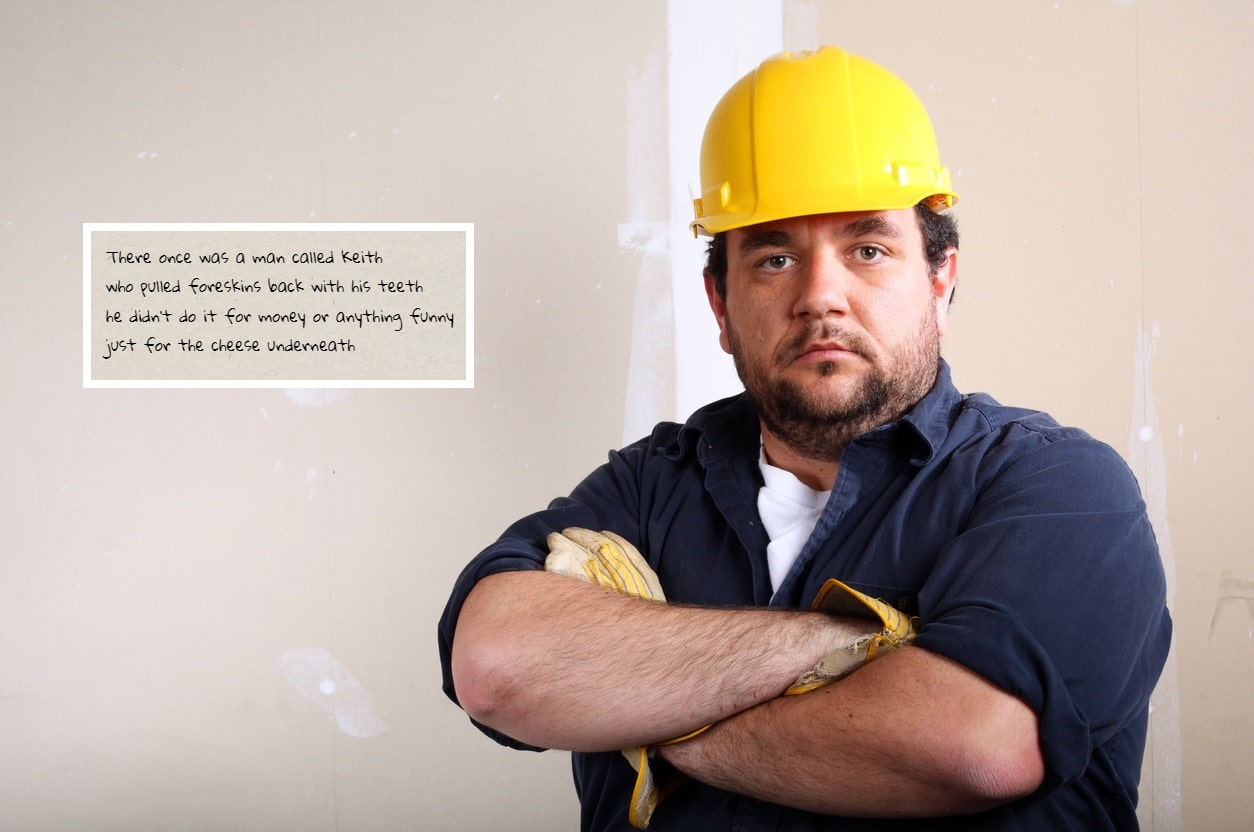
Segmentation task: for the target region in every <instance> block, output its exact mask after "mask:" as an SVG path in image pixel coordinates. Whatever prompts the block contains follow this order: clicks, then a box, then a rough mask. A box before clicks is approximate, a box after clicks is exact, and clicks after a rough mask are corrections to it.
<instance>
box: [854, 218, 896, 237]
mask: <svg viewBox="0 0 1254 832" xmlns="http://www.w3.org/2000/svg"><path fill="white" fill-rule="evenodd" d="M840 233H841V235H842V236H845V237H866V236H879V237H894V238H897V237H902V236H904V233H903V232H902V230H901V227H900V226H899V225H897V223H895V222H891V221H889V220H887V219H885V218H884V217H878V216H870V217H859V218H858V219H856V220H854V221H853V222H851V223H848V224H847V225H845V226H844V227H843V228H841V230H840Z"/></svg>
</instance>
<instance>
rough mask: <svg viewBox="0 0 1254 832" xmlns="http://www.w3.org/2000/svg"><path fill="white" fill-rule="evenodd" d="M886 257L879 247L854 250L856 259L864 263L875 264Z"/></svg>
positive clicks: (860, 247)
mask: <svg viewBox="0 0 1254 832" xmlns="http://www.w3.org/2000/svg"><path fill="white" fill-rule="evenodd" d="M883 256H884V252H883V251H881V250H880V249H879V248H878V247H877V246H858V247H857V248H856V249H855V250H854V257H856V258H857V259H858V260H861V261H862V262H863V263H873V262H874V261H876V260H878V259H880V258H881V257H883Z"/></svg>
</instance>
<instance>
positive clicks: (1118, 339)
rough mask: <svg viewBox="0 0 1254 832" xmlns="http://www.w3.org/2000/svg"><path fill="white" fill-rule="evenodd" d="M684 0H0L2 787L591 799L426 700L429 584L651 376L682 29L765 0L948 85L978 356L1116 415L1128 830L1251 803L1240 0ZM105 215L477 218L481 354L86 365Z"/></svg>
mask: <svg viewBox="0 0 1254 832" xmlns="http://www.w3.org/2000/svg"><path fill="white" fill-rule="evenodd" d="M692 6H693V4H692V3H682V2H679V0H675V1H674V2H672V3H671V4H668V3H666V2H664V0H651V1H650V2H643V1H641V2H625V1H624V2H615V3H608V4H600V3H576V2H556V0H551V1H550V2H528V3H521V2H518V3H511V2H492V3H489V2H474V1H473V0H447V1H446V2H431V0H426V1H425V2H421V3H400V2H396V3H385V2H334V1H333V0H327V2H321V3H314V2H307V3H306V2H286V3H277V2H276V3H265V4H253V3H244V2H235V3H214V4H203V3H185V4H184V3H177V2H173V3H139V2H125V3H123V2H114V3H90V2H85V1H84V2H79V3H74V2H65V1H64V0H63V1H62V2H15V0H0V252H3V254H2V255H0V290H2V291H3V300H4V302H3V303H0V331H3V333H4V335H5V339H4V344H5V347H4V353H3V355H2V356H0V385H2V386H0V389H3V391H4V398H3V400H0V828H5V829H9V828H13V829H31V830H38V829H65V828H78V829H106V828H110V829H117V828H125V829H139V830H143V829H153V830H156V829H162V830H165V829H222V828H240V829H301V830H318V829H343V830H349V829H363V830H364V829H371V830H374V829H422V830H438V829H447V830H468V829H474V830H478V829H485V830H486V829H496V828H507V827H508V828H520V829H537V830H538V829H544V830H550V829H574V828H576V827H577V822H576V819H575V814H574V813H575V802H574V797H573V793H572V789H571V787H570V782H569V773H568V769H567V763H568V760H567V758H566V757H565V756H564V755H562V754H557V753H549V754H543V755H528V754H521V753H515V752H507V751H503V750H499V749H497V748H495V747H494V746H493V745H492V744H491V743H490V742H488V741H487V740H485V739H482V738H481V737H479V736H478V735H477V733H476V732H475V731H474V730H473V729H472V728H470V727H469V725H468V724H467V722H466V720H465V719H464V717H462V715H461V714H460V712H458V711H457V710H456V709H455V708H453V706H452V705H450V704H449V703H448V702H447V701H446V700H445V699H444V698H443V696H442V694H441V693H440V691H439V672H438V663H437V661H436V657H435V647H434V645H435V621H436V618H437V616H438V614H439V611H440V609H441V607H442V605H443V602H444V599H445V596H446V594H447V592H448V589H449V586H450V583H451V581H452V579H453V577H454V575H455V574H456V573H457V571H458V569H459V567H460V565H461V564H462V563H464V561H465V560H466V559H467V558H468V557H469V556H470V555H471V554H472V553H473V552H474V551H476V550H477V549H478V548H480V547H481V546H482V545H484V544H486V543H487V542H488V541H489V540H490V539H491V538H492V537H494V536H495V534H496V533H497V532H498V531H499V530H500V528H502V527H503V526H504V525H505V524H506V523H507V522H508V521H509V520H511V519H512V518H514V517H516V516H517V515H519V514H521V513H523V512H525V511H528V510H530V509H532V508H534V507H536V506H537V505H539V504H540V503H541V502H543V501H545V500H547V498H548V497H550V496H552V495H555V494H558V493H562V492H564V491H566V490H567V489H568V488H569V487H570V486H571V485H572V484H573V483H574V481H575V480H576V479H577V478H578V477H579V476H581V475H582V474H583V473H584V472H586V471H587V470H588V469H590V468H591V467H592V466H594V465H596V464H597V463H598V462H599V461H600V460H601V459H603V457H604V453H605V451H606V450H607V449H608V448H609V447H611V446H615V445H617V444H619V443H620V442H621V441H622V438H623V434H624V431H625V430H626V432H628V433H629V434H630V433H631V432H632V431H633V430H634V428H635V425H636V424H638V423H640V422H641V421H642V420H647V421H651V420H652V419H655V418H658V417H663V416H664V417H669V416H672V415H674V413H673V412H672V410H673V408H674V407H675V404H674V402H675V401H676V398H677V397H676V391H675V384H676V383H678V384H679V385H680V386H681V387H682V385H683V383H684V381H685V378H686V377H687V376H686V375H685V373H684V372H678V371H676V370H674V367H675V365H676V362H677V360H678V358H677V356H679V355H680V354H681V353H683V352H684V350H685V349H686V348H684V347H679V348H676V347H673V346H672V343H671V341H670V340H669V336H668V334H667V333H668V329H667V327H666V326H665V325H663V324H659V323H658V322H659V321H662V322H665V321H667V320H668V319H669V316H670V315H671V309H672V307H674V308H679V306H681V305H682V304H681V302H680V301H677V300H675V299H674V298H676V297H679V296H680V295H681V294H682V293H683V292H688V291H690V290H692V289H693V288H694V287H695V280H696V278H695V275H685V276H683V280H682V281H680V282H677V283H675V284H674V286H672V284H671V274H670V271H668V269H667V268H666V266H665V263H666V262H667V257H666V253H667V252H679V253H680V254H679V256H680V257H682V256H687V255H686V254H684V253H685V252H690V251H691V248H689V247H690V246H693V245H696V244H695V243H692V242H691V240H690V239H689V238H686V237H685V233H684V228H683V224H682V220H675V219H673V218H672V217H671V208H670V205H671V203H672V202H675V201H677V202H678V203H680V204H682V202H683V199H684V197H685V196H686V193H681V194H680V198H679V199H678V200H675V199H674V193H673V192H674V190H675V188H676V187H684V186H683V185H682V184H681V185H679V186H676V185H675V184H674V183H686V182H689V181H691V179H692V177H693V175H694V174H695V171H679V170H672V169H671V165H672V164H675V162H674V159H675V157H676V155H675V154H674V153H672V152H671V151H670V149H669V142H670V141H671V137H670V136H669V135H668V125H671V124H675V123H680V121H681V119H679V117H678V116H677V115H676V114H675V111H676V108H678V109H679V110H683V109H686V108H685V106H684V105H685V102H683V101H679V100H676V96H677V93H675V92H673V90H674V89H676V87H675V86H674V83H673V82H674V81H675V80H676V79H675V78H670V77H668V67H673V66H678V65H679V63H680V62H681V61H687V62H688V64H689V65H691V64H693V63H696V64H702V63H706V62H707V58H708V59H709V60H708V62H709V63H711V64H712V62H713V61H714V60H715V59H718V60H720V61H725V60H729V59H730V60H733V61H738V60H739V61H742V60H744V59H745V57H746V56H745V55H743V54H740V53H743V52H752V51H753V50H754V48H756V47H745V46H744V44H745V43H752V42H753V39H752V37H751V36H752V34H753V31H756V28H755V27H756V26H757V25H758V24H757V23H755V20H759V21H760V19H761V18H762V16H764V15H766V16H778V17H781V18H782V27H781V29H780V31H782V35H781V36H780V37H781V38H782V40H783V41H784V45H785V46H787V47H789V48H807V47H812V46H814V45H817V44H818V43H819V42H835V43H841V44H843V45H845V46H847V47H849V48H851V49H853V50H854V51H859V52H862V53H863V54H866V55H867V56H868V57H871V58H874V59H877V60H879V61H881V62H883V63H885V64H887V65H888V66H890V67H892V68H894V69H895V70H896V71H898V72H899V73H900V74H901V75H903V77H905V78H906V79H907V81H909V82H910V83H911V84H912V85H914V86H915V88H916V89H917V90H918V91H919V93H920V95H921V96H922V97H923V98H924V100H925V102H926V103H927V104H928V106H929V108H930V109H931V110H932V113H933V116H934V120H935V122H936V126H937V130H938V133H939V135H940V138H941V149H942V153H943V155H944V157H945V159H946V161H947V163H948V164H949V165H950V166H951V167H952V168H953V169H954V171H955V173H956V176H957V180H956V181H957V184H958V187H959V189H960V191H961V194H962V202H961V204H960V206H959V209H958V211H959V217H960V219H961V222H962V227H963V230H964V233H965V238H964V252H963V256H962V274H963V276H962V284H961V289H960V292H959V302H958V306H957V307H956V309H955V315H956V318H955V320H954V332H953V334H952V335H951V336H950V337H949V338H948V339H947V343H946V352H947V354H948V356H949V358H950V359H951V361H952V362H953V364H954V365H955V369H956V373H955V374H956V377H957V380H958V381H959V383H960V385H962V386H963V387H964V388H966V389H984V390H989V391H991V392H993V393H995V394H996V395H998V396H999V397H1000V398H1002V399H1003V400H1005V401H1011V402H1014V403H1016V404H1029V405H1033V406H1039V407H1042V408H1045V409H1049V410H1052V411H1053V412H1054V413H1055V414H1057V415H1058V416H1059V417H1061V418H1062V419H1064V420H1066V421H1071V422H1075V423H1079V424H1081V425H1083V426H1085V427H1088V428H1089V429H1090V430H1092V431H1093V432H1094V433H1095V434H1096V435H1098V436H1099V437H1100V438H1102V439H1105V440H1106V441H1108V442H1110V443H1111V444H1112V445H1114V446H1115V447H1116V448H1117V449H1119V450H1120V451H1121V452H1123V453H1124V454H1125V455H1126V456H1127V458H1128V459H1129V461H1130V462H1131V463H1132V464H1133V466H1134V468H1135V470H1136V471H1137V473H1138V475H1139V476H1140V478H1141V481H1142V484H1143V487H1144V490H1145V492H1146V496H1147V500H1148V502H1149V504H1150V507H1151V512H1152V514H1153V518H1154V521H1155V524H1156V527H1157V529H1158V532H1159V536H1160V539H1161V542H1162V544H1163V551H1164V557H1165V560H1166V565H1167V568H1168V572H1169V575H1170V577H1171V580H1172V588H1173V593H1174V600H1173V609H1174V611H1175V617H1176V622H1177V632H1176V650H1175V652H1174V654H1173V660H1172V662H1171V663H1170V664H1169V666H1168V669H1167V672H1166V673H1165V675H1164V678H1163V682H1162V684H1161V685H1160V688H1159V691H1158V692H1157V694H1156V696H1155V703H1154V705H1155V711H1154V715H1153V725H1152V736H1151V747H1150V753H1149V754H1148V755H1147V766H1146V776H1145V778H1144V781H1143V791H1144V799H1143V810H1142V816H1143V818H1144V820H1145V826H1146V828H1147V829H1153V830H1159V832H1162V830H1176V829H1185V828H1188V829H1199V830H1200V829H1205V830H1228V829H1232V830H1235V829H1242V828H1246V826H1247V824H1248V818H1249V817H1251V816H1254V795H1252V794H1251V792H1250V790H1249V788H1248V782H1249V770H1250V768H1251V763H1252V762H1254V760H1252V759H1251V751H1250V748H1251V747H1252V746H1254V716H1252V714H1254V709H1251V706H1250V692H1251V691H1252V690H1254V638H1251V632H1252V631H1254V600H1252V599H1254V561H1252V560H1251V557H1250V551H1249V547H1250V540H1251V539H1252V538H1254V535H1252V534H1251V526H1252V524H1254V519H1252V517H1254V512H1250V511H1249V510H1248V509H1247V508H1246V507H1245V505H1244V504H1245V502H1246V500H1245V497H1246V495H1247V494H1248V493H1250V491H1251V488H1250V485H1251V483H1250V479H1251V478H1250V474H1249V466H1248V463H1249V461H1250V459H1251V440H1249V439H1248V438H1246V437H1245V436H1244V433H1243V431H1242V430H1241V425H1240V422H1239V417H1240V414H1241V413H1242V412H1244V411H1247V410H1248V409H1249V407H1250V405H1251V393H1250V390H1249V387H1248V385H1247V384H1246V383H1244V382H1245V381H1246V377H1247V375H1248V366H1249V365H1250V363H1251V360H1252V359H1254V350H1252V348H1251V343H1250V341H1249V339H1248V338H1247V337H1246V336H1245V334H1244V327H1243V326H1242V324H1243V323H1244V321H1243V318H1244V316H1245V315H1246V314H1247V313H1248V310H1249V309H1250V308H1252V306H1254V304H1252V301H1254V297H1251V295H1252V294H1254V289H1252V288H1251V286H1252V285H1254V284H1252V282H1251V281H1250V280H1248V279H1247V278H1246V276H1245V274H1244V269H1243V268H1242V266H1243V262H1242V260H1243V255H1244V251H1243V247H1244V245H1243V244H1244V243H1245V242H1246V241H1245V239H1244V238H1245V236H1246V235H1245V234H1244V228H1243V224H1242V222H1241V219H1240V218H1241V207H1242V202H1243V201H1244V197H1245V194H1247V193H1248V192H1249V191H1250V185H1251V173H1250V171H1251V166H1250V164H1249V161H1248V149H1247V144H1248V136H1249V135H1250V132H1251V129H1250V128H1251V121H1250V116H1249V113H1250V112H1252V111H1254V101H1251V97H1252V96H1251V84H1250V72H1249V70H1248V68H1247V63H1246V55H1245V44H1244V40H1245V39H1246V35H1247V33H1248V32H1249V31H1251V28H1252V27H1254V6H1252V5H1251V4H1249V3H1247V2H1244V0H1231V2H1210V3H1202V4H1187V5H1186V4H1183V3H1174V2H1170V0H1140V2H1132V0H1124V1H1123V2H1108V1H1107V0H1064V1H1063V2H1054V1H1053V0H1030V1H1029V0H1024V2H1015V3H1004V2H1001V0H978V1H977V0H969V1H968V2H957V3H950V4H943V5H942V4H938V3H931V2H923V0H917V2H907V1H906V0H896V1H895V2H880V3H875V4H870V3H853V2H839V0H823V1H821V2H798V1H797V0H793V2H785V3H784V4H783V6H782V9H780V8H778V7H775V6H773V5H771V4H767V3H755V2H747V3H742V4H740V15H739V17H738V18H737V21H738V22H737V21H733V24H732V25H731V26H730V28H728V27H727V26H724V27H723V28H718V29H717V30H716V34H713V35H711V36H710V37H706V38H701V37H694V36H692V35H691V34H690V33H689V32H688V31H687V30H681V29H680V27H679V26H678V24H677V23H676V20H677V19H678V17H680V15H678V14H677V12H680V11H684V10H685V8H687V10H688V11H691V7H692ZM714 7H715V8H719V6H718V5H717V4H715V6H714ZM712 14H713V13H712ZM712 31H715V29H712ZM668 32H670V33H673V34H674V40H673V42H671V43H670V44H669V48H670V51H669V53H668ZM738 50H739V52H738ZM747 57H748V59H749V60H750V62H756V60H758V59H760V58H761V57H765V55H764V54H752V55H748V56H747ZM732 80H733V78H731V77H727V78H725V79H724V81H723V84H722V85H723V86H726V85H727V84H729V83H730V82H731V81H732ZM679 89H682V87H679ZM706 107H707V104H706V103H705V102H704V101H703V102H700V103H699V104H692V105H691V107H690V108H687V109H691V108H696V109H697V110H698V111H700V112H702V113H703V112H704V110H705V109H706ZM668 112H669V113H670V115H668ZM698 120H700V118H698ZM697 140H698V137H697V136H696V135H692V136H691V137H690V141H691V142H693V143H695V142H696V141H697ZM88 221H113V222H141V221H152V222H176V221H181V222H191V221H196V222H385V221H386V222H440V221H447V222H473V223H474V224H475V232H476V252H475V255H476V286H475V295H476V297H475V308H476V312H477V320H476V343H475V347H474V355H475V379H476V386H475V389H474V390H368V389H367V390H352V391H337V390H326V391H300V390H281V389H275V390H269V389H260V390H83V389H82V388H81V378H82V368H81V359H82V345H81V304H82V288H81V287H82V283H81V270H80V262H81V224H82V223H83V222H88ZM645 227H652V228H654V232H653V234H654V236H653V237H651V238H650V243H649V244H648V245H642V244H640V239H641V238H640V237H639V234H638V233H637V232H639V231H640V229H641V228H645ZM658 228H661V229H662V230H661V232H660V233H659V232H657V229H658ZM659 251H661V252H662V256H658V252H659ZM686 281H693V282H686ZM672 289H673V291H674V294H673V295H672V294H671V293H672ZM676 319H677V321H678V322H679V324H680V325H682V324H684V323H685V322H687V321H689V318H687V317H685V316H684V315H683V314H679V313H676ZM690 326H691V327H695V326H697V325H696V324H690ZM687 331H691V330H690V329H689V330H687ZM686 372H688V374H689V375H690V374H691V371H686ZM676 379H678V381H677V382H676V381H675V380H676ZM642 403H643V404H642ZM625 426H626V427H625ZM1076 580H1077V584H1082V582H1083V580H1084V578H1083V576H1080V575H1078V576H1076ZM1115 626H1119V611H1118V610H1111V615H1110V619H1109V620H1108V621H1105V622H1098V623H1095V626H1094V633H1093V637H1094V639H1098V640H1100V639H1101V635H1102V633H1101V628H1102V627H1115ZM328 682H334V683H335V690H334V693H331V694H328V693H326V692H324V691H326V690H330V687H329V686H328V684H327V683H328Z"/></svg>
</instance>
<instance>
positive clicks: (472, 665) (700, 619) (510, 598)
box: [453, 572, 857, 751]
mask: <svg viewBox="0 0 1254 832" xmlns="http://www.w3.org/2000/svg"><path fill="white" fill-rule="evenodd" d="M856 634H857V629H856V628H853V627H847V626H844V625H842V624H840V623H839V622H837V621H836V620H835V619H832V618H830V617H828V616H826V615H822V614H820V613H809V612H785V611H779V610H769V609H710V608H696V607H683V606H676V605H667V604H660V603H656V602H652V601H642V600H640V599H637V598H630V597H626V596H622V595H617V594H614V593H611V592H607V591H605V590H601V589H598V588H596V587H591V586H588V585H586V584H583V583H581V582H579V581H576V580H573V579H570V578H566V577H563V576H559V575H552V574H549V573H545V572H511V573H506V574H501V575H493V576H491V577H488V578H485V579H484V580H483V581H481V582H480V583H479V585H477V586H476V587H475V589H474V590H473V591H472V592H471V594H470V596H469V597H468V598H467V599H466V603H465V605H464V606H463V608H462V612H461V616H460V617H459V619H458V624H457V631H456V635H455V637H454V641H453V677H454V683H455V686H456V688H457V694H458V699H459V701H460V702H461V704H462V707H464V708H465V709H466V710H467V712H468V713H469V714H470V715H471V716H473V717H475V718H476V719H477V720H479V721H480V722H483V723H484V724H486V725H489V726H491V727H493V728H496V729H497V730H499V731H502V732H504V733H506V734H509V735H510V736H512V737H515V738H516V739H519V740H521V741H523V742H527V743H531V744H534V745H540V746H545V747H551V748H565V749H569V750H577V751H604V750H613V749H617V748H622V747H627V746H633V745H647V744H651V743H654V742H658V741H662V740H666V739H670V738H671V737H675V736H679V735H682V734H686V733H688V732H690V731H693V730H695V729H697V728H700V727H702V726H704V725H707V724H710V723H713V722H717V721H719V720H722V719H725V718H727V717H729V716H731V715H733V714H736V713H739V712H741V711H743V710H745V709H747V708H751V707H753V706H755V705H758V704H761V703H763V702H766V701H768V700H770V699H773V698H775V697H777V696H779V694H780V693H781V692H782V691H783V690H784V689H785V688H786V687H787V686H788V685H789V684H790V683H791V682H792V681H793V680H794V679H796V677H797V676H798V675H800V674H801V673H802V672H804V671H805V670H807V669H809V668H810V667H812V666H813V665H814V664H815V662H817V661H818V660H819V659H820V658H822V657H823V656H824V655H826V654H827V652H828V651H830V650H832V649H835V648H836V647H838V646H841V645H843V644H845V643H848V642H849V641H850V640H852V638H854V637H855V635H856Z"/></svg>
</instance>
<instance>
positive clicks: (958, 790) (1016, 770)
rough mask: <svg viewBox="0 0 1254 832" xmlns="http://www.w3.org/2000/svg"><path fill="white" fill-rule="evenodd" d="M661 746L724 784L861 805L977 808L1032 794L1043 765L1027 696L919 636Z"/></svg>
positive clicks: (705, 778) (889, 812)
mask: <svg viewBox="0 0 1254 832" xmlns="http://www.w3.org/2000/svg"><path fill="white" fill-rule="evenodd" d="M659 753H660V754H661V755H662V756H663V757H665V758H666V759H668V760H669V761H670V762H671V763H672V764H673V765H675V766H676V767H677V768H679V769H680V770H681V771H684V772H685V773H687V774H688V775H689V776H691V777H693V778H694V779H697V780H701V781H702V782H705V783H708V784H710V785H714V786H718V787H720V788H723V789H726V790H728V791H733V792H737V793H740V794H746V795H750V796H752V797H756V798H759V799H762V800H767V801H770V802H773V803H781V804H784V805H788V806H793V807H796V808H799V809H805V810H808V811H813V812H818V813H822V814H835V815H847V816H862V817H903V816H906V817H934V816H942V815H956V814H969V813H973V812H978V811H982V810H985V809H988V808H991V807H993V806H995V805H998V804H1000V803H1004V802H1007V801H1009V800H1013V799H1016V798H1018V797H1021V796H1023V795H1026V794H1029V793H1030V792H1031V791H1033V790H1034V789H1035V788H1036V787H1037V786H1038V785H1039V784H1040V782H1041V779H1042V777H1043V776H1044V762H1043V760H1042V758H1041V755H1040V747H1039V742H1038V739H1037V723H1036V717H1035V715H1034V714H1033V713H1032V712H1031V710H1030V709H1028V707H1027V706H1026V705H1025V704H1024V703H1023V702H1021V701H1020V700H1018V699H1016V698H1014V697H1011V696H1009V695H1008V694H1006V693H1004V692H1002V691H1000V690H999V689H997V688H994V687H993V686H992V685H989V684H988V683H987V682H986V681H984V680H983V679H981V678H979V677H978V676H976V675H975V674H973V673H971V672H970V671H967V670H966V669H965V668H962V667H961V666H959V665H956V664H954V663H953V662H949V661H948V660H946V659H942V658H940V657H938V656H935V655H933V654H930V653H927V652H926V651H924V650H921V649H918V648H912V647H908V648H905V649H902V650H900V651H898V652H896V653H893V654H891V655H888V656H885V657H884V658H882V659H877V660H875V661H874V662H871V663H870V664H869V665H867V666H866V667H864V668H862V669H861V670H859V671H857V672H856V673H854V674H852V675H851V676H849V677H847V678H845V679H843V680H841V681H839V682H836V683H834V684H832V685H829V686H828V687H825V688H821V689H819V690H816V691H813V692H811V693H808V694H805V695H803V696H794V697H784V698H779V699H775V700H771V701H769V702H767V703H765V704H763V705H761V706H758V707H755V708H753V709H750V710H748V711H745V712H743V713H741V714H738V715H736V716H734V717H732V718H730V719H728V720H726V721H724V722H722V723H721V724H719V725H716V726H715V727H714V728H712V729H711V730H709V731H708V732H706V733H704V734H702V735H701V736H699V737H697V738H695V739H693V740H689V741H687V742H684V743H680V744H677V745H674V746H669V747H664V748H661V749H659Z"/></svg>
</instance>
